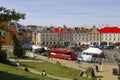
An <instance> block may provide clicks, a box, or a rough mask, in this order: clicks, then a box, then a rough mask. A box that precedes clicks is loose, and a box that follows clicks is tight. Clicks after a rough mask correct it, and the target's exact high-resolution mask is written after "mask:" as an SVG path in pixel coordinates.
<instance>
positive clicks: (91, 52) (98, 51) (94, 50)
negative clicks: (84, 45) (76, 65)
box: [82, 47, 102, 55]
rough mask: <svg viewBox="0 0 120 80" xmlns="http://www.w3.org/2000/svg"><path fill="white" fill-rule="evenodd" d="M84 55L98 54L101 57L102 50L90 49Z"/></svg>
mask: <svg viewBox="0 0 120 80" xmlns="http://www.w3.org/2000/svg"><path fill="white" fill-rule="evenodd" d="M82 53H88V54H97V55H100V54H101V53H102V50H101V49H99V48H93V47H89V48H88V49H86V50H84V51H83V52H82Z"/></svg>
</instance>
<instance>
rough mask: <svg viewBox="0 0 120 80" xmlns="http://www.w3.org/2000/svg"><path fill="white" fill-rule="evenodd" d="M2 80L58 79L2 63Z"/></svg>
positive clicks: (0, 69)
mask: <svg viewBox="0 0 120 80" xmlns="http://www.w3.org/2000/svg"><path fill="white" fill-rule="evenodd" d="M0 80H56V79H52V78H48V77H42V76H40V75H36V74H32V73H30V72H25V71H24V70H22V69H20V68H18V67H15V66H10V65H6V64H2V63H0Z"/></svg>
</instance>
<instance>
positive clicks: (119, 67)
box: [118, 60, 120, 80]
mask: <svg viewBox="0 0 120 80" xmlns="http://www.w3.org/2000/svg"><path fill="white" fill-rule="evenodd" d="M118 80H120V60H118Z"/></svg>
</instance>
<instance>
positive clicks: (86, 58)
mask: <svg viewBox="0 0 120 80" xmlns="http://www.w3.org/2000/svg"><path fill="white" fill-rule="evenodd" d="M77 60H79V61H85V62H93V57H92V55H87V54H82V55H78V57H77Z"/></svg>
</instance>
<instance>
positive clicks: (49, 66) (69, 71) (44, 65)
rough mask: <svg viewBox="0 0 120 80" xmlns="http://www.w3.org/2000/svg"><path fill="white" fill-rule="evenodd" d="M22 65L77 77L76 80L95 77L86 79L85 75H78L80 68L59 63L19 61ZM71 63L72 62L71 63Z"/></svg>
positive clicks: (59, 74)
mask: <svg viewBox="0 0 120 80" xmlns="http://www.w3.org/2000/svg"><path fill="white" fill-rule="evenodd" d="M21 64H23V65H24V66H27V67H30V68H32V69H35V70H37V71H42V70H45V71H46V72H47V74H50V75H54V76H58V77H64V78H71V79H74V78H76V79H78V80H95V79H87V78H85V77H78V74H79V73H80V70H77V69H73V68H70V67H66V66H63V65H59V64H54V63H49V62H40V63H38V62H21ZM71 65H72V64H71Z"/></svg>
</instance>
